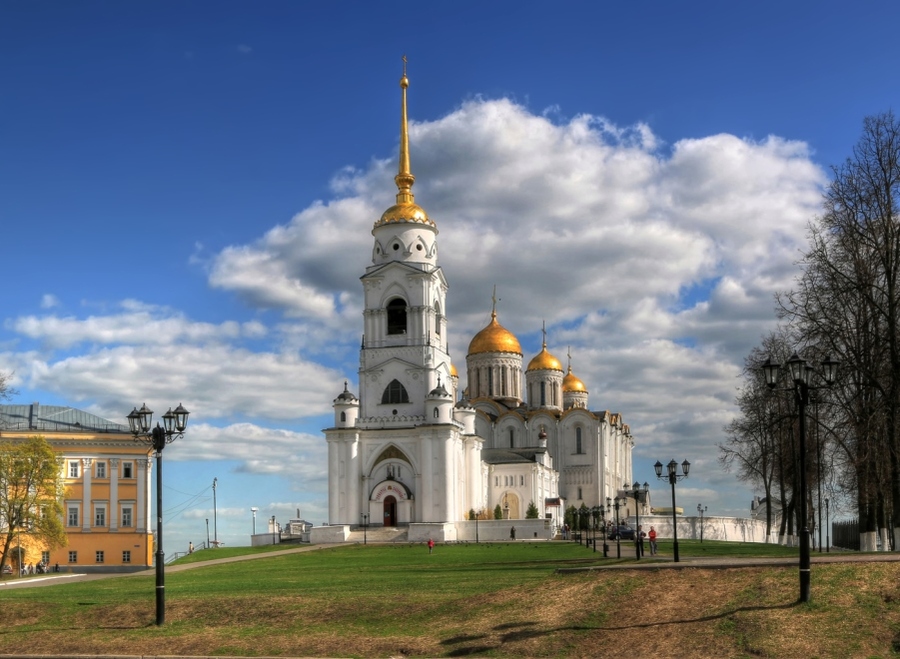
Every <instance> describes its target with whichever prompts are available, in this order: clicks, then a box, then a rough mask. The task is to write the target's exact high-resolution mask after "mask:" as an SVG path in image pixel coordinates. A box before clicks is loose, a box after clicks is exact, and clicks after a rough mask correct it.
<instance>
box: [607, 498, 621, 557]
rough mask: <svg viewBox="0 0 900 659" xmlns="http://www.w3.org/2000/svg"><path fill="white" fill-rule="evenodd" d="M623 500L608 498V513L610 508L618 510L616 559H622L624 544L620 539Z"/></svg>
mask: <svg viewBox="0 0 900 659" xmlns="http://www.w3.org/2000/svg"><path fill="white" fill-rule="evenodd" d="M622 503H623V500H622V499H620V498H619V497H616V498H615V503H613V499H610V498H609V497H606V512H610V506H612V508H615V510H616V558H622V543H621V540H620V538H619V508H620V507H621V506H622Z"/></svg>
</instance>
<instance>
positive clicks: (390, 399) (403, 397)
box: [381, 380, 409, 405]
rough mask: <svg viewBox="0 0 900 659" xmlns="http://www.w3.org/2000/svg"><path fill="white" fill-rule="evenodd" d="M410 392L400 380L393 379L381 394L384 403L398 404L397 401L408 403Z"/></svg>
mask: <svg viewBox="0 0 900 659" xmlns="http://www.w3.org/2000/svg"><path fill="white" fill-rule="evenodd" d="M408 402H409V394H408V393H407V391H406V387H404V386H403V385H402V384H400V381H399V380H391V383H390V384H389V385H388V386H387V388H385V390H384V393H383V394H382V396H381V404H382V405H396V404H397V403H408Z"/></svg>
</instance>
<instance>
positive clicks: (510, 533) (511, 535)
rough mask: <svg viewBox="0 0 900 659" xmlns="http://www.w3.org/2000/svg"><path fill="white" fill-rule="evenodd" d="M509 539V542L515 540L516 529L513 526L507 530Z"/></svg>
mask: <svg viewBox="0 0 900 659" xmlns="http://www.w3.org/2000/svg"><path fill="white" fill-rule="evenodd" d="M509 539H510V540H515V539H516V527H515V526H514V527H512V528H511V529H510V530H509Z"/></svg>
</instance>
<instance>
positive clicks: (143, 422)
mask: <svg viewBox="0 0 900 659" xmlns="http://www.w3.org/2000/svg"><path fill="white" fill-rule="evenodd" d="M188 414H190V412H188V411H187V410H186V409H184V407H182V406H181V404H180V403H179V405H178V407H176V408H175V410H174V411H173V410H172V408H171V407H170V408H169V411H168V412H166V413H165V414H163V425H162V426H160V425H159V422H157V423H156V426H155V427H153V425H152V424H153V412H152V411H151V410H150V409H149V408H148V407H147V405H146V403H145V404H144V405H143V406H141V409H137V408H134V409H133V410H132V411H131V414H129V415H128V426H129V428H131V433H132V434H133V435H134V438H135V439H136V440H138V441H141V442H144V443H145V444H149V445H150V446H151V447H152V448H153V450H154V451H155V452H156V624H157V625H161V624H163V623H164V622H165V621H166V560H165V558H166V555H165V553H164V552H163V513H162V511H163V507H162V482H163V481H162V452H163V449H164V448H165V447H166V444H171V443H172V442H174V441H175V440H176V439H178V438H179V437H184V429H185V428H186V427H187V420H188Z"/></svg>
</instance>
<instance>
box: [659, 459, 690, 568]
mask: <svg viewBox="0 0 900 659" xmlns="http://www.w3.org/2000/svg"><path fill="white" fill-rule="evenodd" d="M662 468H663V466H662V463H661V462H660V461H659V460H657V461H656V464H655V465H653V469H654V470H655V471H656V477H657V478H658V479H659V480H667V481H669V484H670V485H671V486H672V554H673V555H674V557H675V562H676V563H678V562H679V561H680V559H679V557H678V517H677V515H676V513H675V483H677V482H678V481H680V480H681V479H682V478H687V477H688V472H690V470H691V463H690V462H688V461H687V460H685V461H684V462H682V463H681V473H680V474H679V473H678V463H677V462H675V461H674V460H671V461H670V462H669V464H668V465H666V470H667V471H668V473H667V474H666V475H665V476H663V473H662Z"/></svg>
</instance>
